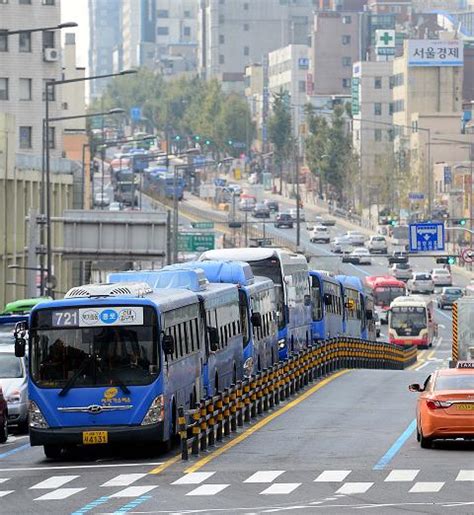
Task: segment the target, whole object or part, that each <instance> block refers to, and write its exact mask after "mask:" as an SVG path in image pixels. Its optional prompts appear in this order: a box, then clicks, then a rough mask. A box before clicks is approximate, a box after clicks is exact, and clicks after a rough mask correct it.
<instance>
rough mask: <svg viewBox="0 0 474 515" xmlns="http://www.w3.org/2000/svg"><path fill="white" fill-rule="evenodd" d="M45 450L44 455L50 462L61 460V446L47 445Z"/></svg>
mask: <svg viewBox="0 0 474 515" xmlns="http://www.w3.org/2000/svg"><path fill="white" fill-rule="evenodd" d="M43 449H44V455H45V456H46V457H47V458H49V459H50V460H59V458H61V447H60V446H59V445H45V446H44V447H43Z"/></svg>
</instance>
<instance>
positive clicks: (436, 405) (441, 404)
mask: <svg viewBox="0 0 474 515" xmlns="http://www.w3.org/2000/svg"><path fill="white" fill-rule="evenodd" d="M452 405H453V403H452V402H449V401H434V400H427V401H426V407H427V408H428V409H433V410H434V409H442V408H449V407H450V406H452Z"/></svg>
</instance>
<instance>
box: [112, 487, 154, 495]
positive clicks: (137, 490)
mask: <svg viewBox="0 0 474 515" xmlns="http://www.w3.org/2000/svg"><path fill="white" fill-rule="evenodd" d="M157 487H158V485H148V486H129V487H128V488H125V490H120V492H115V493H114V494H112V495H111V496H110V497H140V495H144V494H146V493H148V492H150V491H151V490H153V489H154V488H157Z"/></svg>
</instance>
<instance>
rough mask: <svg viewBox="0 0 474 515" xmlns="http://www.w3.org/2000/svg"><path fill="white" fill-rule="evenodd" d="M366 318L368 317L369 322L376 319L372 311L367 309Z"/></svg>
mask: <svg viewBox="0 0 474 515" xmlns="http://www.w3.org/2000/svg"><path fill="white" fill-rule="evenodd" d="M365 316H366V318H367V320H373V319H374V314H373V312H372V310H371V309H367V310H366V312H365Z"/></svg>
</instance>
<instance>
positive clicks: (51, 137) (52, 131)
mask: <svg viewBox="0 0 474 515" xmlns="http://www.w3.org/2000/svg"><path fill="white" fill-rule="evenodd" d="M49 148H56V127H49Z"/></svg>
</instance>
